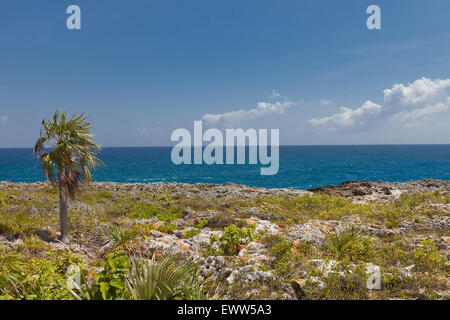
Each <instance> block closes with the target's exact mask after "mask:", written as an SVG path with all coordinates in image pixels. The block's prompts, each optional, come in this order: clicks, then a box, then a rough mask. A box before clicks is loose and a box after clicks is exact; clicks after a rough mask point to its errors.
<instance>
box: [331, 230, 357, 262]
mask: <svg viewBox="0 0 450 320" xmlns="http://www.w3.org/2000/svg"><path fill="white" fill-rule="evenodd" d="M322 232H323V233H324V234H325V245H326V247H327V248H328V250H329V251H330V252H331V253H332V254H333V255H334V256H336V257H341V256H343V255H344V254H345V252H346V251H347V250H348V249H349V248H350V247H351V246H352V245H353V244H354V243H355V242H356V241H357V240H358V239H359V238H360V232H359V231H358V230H356V229H355V228H354V227H353V226H352V227H351V228H344V229H339V230H336V231H334V232H327V231H322Z"/></svg>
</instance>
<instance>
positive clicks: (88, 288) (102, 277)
mask: <svg viewBox="0 0 450 320" xmlns="http://www.w3.org/2000/svg"><path fill="white" fill-rule="evenodd" d="M123 253H124V252H117V253H111V254H109V255H107V256H106V260H105V261H101V262H100V266H101V267H102V268H103V269H102V270H101V271H100V272H98V273H96V274H95V279H94V281H93V283H92V284H89V282H88V280H87V270H86V269H82V270H81V274H80V276H81V284H80V285H79V286H76V287H75V288H74V289H72V290H71V293H72V295H73V296H74V297H75V298H77V299H79V300H81V299H86V300H122V299H126V298H128V297H129V296H128V291H127V290H126V287H125V279H126V276H127V274H128V270H129V267H130V261H129V259H128V258H127V257H126V256H124V255H122V254H123Z"/></svg>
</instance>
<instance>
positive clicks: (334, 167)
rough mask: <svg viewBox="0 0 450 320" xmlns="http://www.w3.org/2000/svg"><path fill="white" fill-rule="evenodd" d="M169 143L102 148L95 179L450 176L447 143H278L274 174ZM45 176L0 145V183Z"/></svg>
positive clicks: (263, 183) (307, 183) (275, 181)
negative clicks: (179, 152) (177, 152)
mask: <svg viewBox="0 0 450 320" xmlns="http://www.w3.org/2000/svg"><path fill="white" fill-rule="evenodd" d="M171 150H172V148H171V147H143V148H134V147H130V148H104V149H103V150H102V153H101V154H100V155H99V157H100V159H101V160H102V161H103V162H104V164H105V166H104V167H103V168H101V169H98V170H97V171H95V173H94V178H95V180H96V181H114V182H143V183H148V182H174V181H175V182H184V183H198V182H206V183H218V184H223V183H226V182H234V183H237V184H246V185H249V186H255V187H265V188H294V189H308V188H313V187H319V186H323V185H329V184H340V183H342V182H344V181H346V180H372V181H378V180H384V181H393V182H404V181H409V180H418V179H424V178H432V179H441V180H450V145H370V146H282V147H280V163H279V168H280V169H279V172H278V174H276V175H273V176H261V175H260V167H261V166H260V165H248V164H247V165H211V166H209V165H206V164H202V165H178V166H177V165H174V164H173V163H172V161H171V158H170V154H171ZM4 180H8V181H12V182H35V181H42V180H45V176H44V175H43V174H42V172H41V167H40V164H39V163H37V160H36V158H34V157H33V155H32V150H31V149H0V181H4Z"/></svg>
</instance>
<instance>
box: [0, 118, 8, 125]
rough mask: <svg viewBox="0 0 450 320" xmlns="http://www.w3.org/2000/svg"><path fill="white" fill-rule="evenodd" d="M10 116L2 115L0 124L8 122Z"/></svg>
mask: <svg viewBox="0 0 450 320" xmlns="http://www.w3.org/2000/svg"><path fill="white" fill-rule="evenodd" d="M8 119H9V118H8V117H7V116H0V124H4V123H6V122H8Z"/></svg>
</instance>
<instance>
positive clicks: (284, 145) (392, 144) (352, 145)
mask: <svg viewBox="0 0 450 320" xmlns="http://www.w3.org/2000/svg"><path fill="white" fill-rule="evenodd" d="M248 146H249V145H246V147H248ZM364 146H450V143H373V144H282V145H279V147H364ZM100 147H101V148H173V147H174V146H167V145H165V146H100ZM224 147H225V146H224ZM1 149H33V147H0V150H1Z"/></svg>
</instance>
